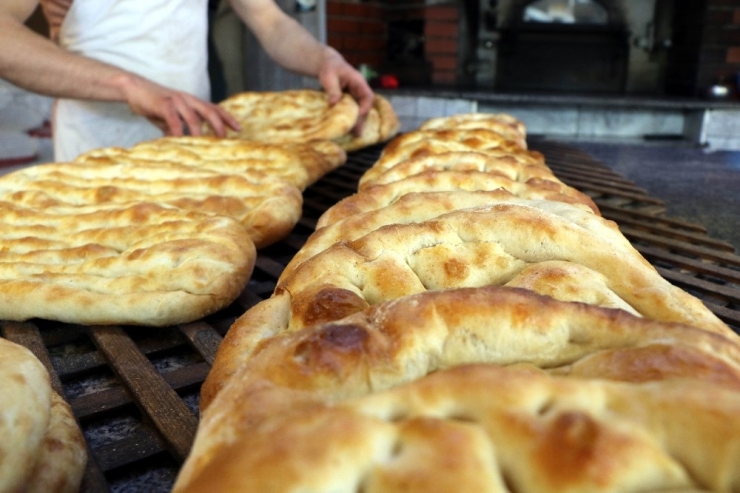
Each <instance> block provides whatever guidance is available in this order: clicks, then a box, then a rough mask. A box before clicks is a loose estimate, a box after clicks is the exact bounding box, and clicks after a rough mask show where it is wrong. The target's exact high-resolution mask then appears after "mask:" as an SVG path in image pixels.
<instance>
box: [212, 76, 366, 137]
mask: <svg viewBox="0 0 740 493" xmlns="http://www.w3.org/2000/svg"><path fill="white" fill-rule="evenodd" d="M219 106H221V107H222V108H224V109H225V110H226V111H228V112H229V113H230V114H231V115H233V116H234V118H236V120H237V121H238V122H239V124H240V126H241V129H240V130H239V131H238V132H237V131H232V130H230V131H229V136H231V137H239V138H243V139H248V140H257V141H260V142H272V143H275V142H303V141H307V140H313V139H326V140H334V139H337V138H339V137H341V136H342V135H344V134H346V133H347V132H349V131H350V129H351V128H352V127H353V126H354V125H355V122H356V121H357V116H358V115H359V107H358V106H357V103H356V102H355V100H354V99H352V96H350V95H349V94H344V95H343V96H342V98H341V99H340V100H339V102H337V103H336V104H334V105H333V106H329V101H328V97H327V95H326V93H324V92H322V91H316V90H312V89H296V90H288V91H273V92H269V91H267V92H242V93H238V94H235V95H233V96H231V97H229V98H227V99H225V100H223V101H222V102H220V103H219Z"/></svg>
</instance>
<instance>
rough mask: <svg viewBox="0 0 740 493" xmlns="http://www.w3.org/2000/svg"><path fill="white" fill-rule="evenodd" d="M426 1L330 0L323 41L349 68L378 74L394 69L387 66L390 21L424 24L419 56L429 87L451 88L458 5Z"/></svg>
mask: <svg viewBox="0 0 740 493" xmlns="http://www.w3.org/2000/svg"><path fill="white" fill-rule="evenodd" d="M425 3H426V2H425V1H424V0H406V1H402V0H398V1H385V2H383V1H378V2H367V1H362V2H360V1H358V0H354V1H353V0H328V1H327V4H326V11H327V29H326V31H327V42H328V43H329V45H331V46H333V47H334V48H336V49H337V50H339V51H340V52H341V53H342V54H343V55H344V57H345V58H346V59H347V61H348V62H349V63H351V64H352V65H354V66H359V65H360V64H363V63H365V64H368V65H370V66H371V67H373V68H376V69H378V70H381V71H382V69H383V68H387V67H388V66H389V65H392V64H389V63H387V62H388V23H389V22H393V21H399V20H422V21H423V24H424V32H423V39H424V53H423V56H424V60H425V62H427V63H428V64H429V65H431V72H432V73H431V83H432V84H435V85H452V84H454V83H455V82H456V81H457V80H458V74H459V61H458V51H459V43H458V37H459V32H458V31H459V18H460V13H459V7H458V6H457V2H456V1H454V0H451V1H450V2H449V3H443V4H435V5H429V6H426V5H425ZM396 68H397V69H398V68H399V67H396ZM407 68H409V67H407ZM410 69H411V70H413V67H411V68H410Z"/></svg>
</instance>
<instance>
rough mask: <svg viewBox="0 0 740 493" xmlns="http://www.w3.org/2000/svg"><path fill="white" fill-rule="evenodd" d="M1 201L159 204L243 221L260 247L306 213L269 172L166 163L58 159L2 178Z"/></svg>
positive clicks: (296, 194) (293, 192) (292, 191)
mask: <svg viewBox="0 0 740 493" xmlns="http://www.w3.org/2000/svg"><path fill="white" fill-rule="evenodd" d="M0 200H4V201H10V202H14V203H18V204H21V205H24V206H28V207H34V208H40V209H43V208H46V207H57V206H93V205H96V206H103V205H112V204H132V203H136V202H157V203H160V204H163V205H167V206H173V207H178V208H181V209H184V210H192V211H198V212H202V213H205V214H212V215H223V216H228V217H232V218H234V219H236V220H238V221H239V222H240V223H241V224H242V225H243V226H244V227H245V228H246V230H247V232H248V233H249V236H250V238H251V239H252V241H253V242H254V243H255V245H256V246H257V248H263V247H266V246H268V245H270V244H272V243H274V242H276V241H278V240H280V239H282V238H284V237H285V236H287V235H288V234H289V233H290V231H291V230H292V229H293V227H294V226H295V225H296V223H297V222H298V220H299V219H300V217H301V213H302V205H303V196H302V194H301V191H300V190H298V188H296V187H295V186H293V185H292V184H290V183H288V182H286V181H285V180H283V179H281V178H277V177H274V176H271V175H269V174H266V173H257V172H252V173H249V174H245V175H238V174H230V175H225V174H220V173H216V172H213V171H209V170H206V169H196V168H191V167H186V166H176V165H175V166H168V165H164V166H162V165H161V163H160V162H149V163H146V162H143V163H138V162H137V161H135V160H134V161H132V162H130V163H104V162H97V163H52V164H43V165H38V166H32V167H29V168H25V169H22V170H19V171H16V172H14V173H10V174H8V175H5V176H3V177H0Z"/></svg>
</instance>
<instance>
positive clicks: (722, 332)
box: [175, 115, 740, 493]
mask: <svg viewBox="0 0 740 493" xmlns="http://www.w3.org/2000/svg"><path fill="white" fill-rule="evenodd" d="M453 121H458V122H460V123H461V127H464V129H452V130H450V129H448V130H440V129H439V128H440V125H444V122H448V123H449V122H453ZM491 121H495V123H491ZM463 122H464V123H463ZM476 122H481V123H480V127H478V126H476ZM516 123H517V122H516V120H515V119H512V118H501V117H497V118H491V119H488V118H477V117H472V116H469V115H461V116H460V118H459V119H457V120H455V119H454V118H449V119H445V120H443V121H442V122H440V121H430V122H428V124H427V125H426V128H434V129H435V130H420V131H418V132H411V133H409V134H405V135H402V136H400V137H397V138H396V139H394V140H393V141H391V143H390V144H389V145H388V146H387V147H386V149H385V151H384V152H383V154H382V155H381V158H380V159H379V160H378V162H376V163H375V165H374V166H373V167H372V168H371V169H370V170H368V172H367V173H366V174H365V175H363V177H362V178H361V179H360V183H359V190H358V193H357V194H356V195H355V196H353V197H350V198H349V199H347V200H346V201H343V202H342V203H340V204H337V206H335V208H332V209H334V210H329V211H327V213H326V214H325V216H324V217H322V218H321V220H320V221H319V225H318V226H319V228H318V229H317V231H316V232H314V234H313V235H312V236H311V237H310V238H309V239H308V241H306V243H305V244H304V246H303V247H302V248H301V250H300V251H299V252H298V253H297V254H296V256H295V257H294V259H293V260H292V261H291V262H290V263H289V264H288V265H287V267H286V268H285V270H284V271H283V274H282V276H281V277H280V279H279V280H278V283H277V286H276V288H275V291H274V293H273V295H272V296H271V297H270V298H268V299H266V300H264V301H262V302H261V303H258V304H256V305H255V306H254V307H252V308H251V309H250V310H248V311H247V312H246V313H244V315H242V316H241V317H240V318H239V319H238V320H237V321H236V322H235V323H234V325H233V326H232V327H231V328H230V330H229V332H228V334H227V335H226V337H225V339H224V341H223V343H222V344H221V346H220V347H219V350H218V353H217V357H216V360H215V362H214V365H213V368H212V370H211V372H210V373H209V375H208V377H207V379H206V382H205V383H204V385H203V387H202V391H201V403H200V404H201V412H202V414H201V416H202V420H201V424H200V427H199V431H198V434H197V436H196V440H195V443H194V446H193V449H192V453H191V455H190V457H189V458H188V460H187V461H186V463H185V465H184V467H183V469H182V471H181V473H180V475H179V477H178V480H177V483H176V485H175V491H176V492H177V493H183V492H190V491H202V490H206V489H207V490H209V491H233V490H238V489H246V490H254V491H270V490H272V491H317V492H318V491H321V492H324V491H363V492H371V491H372V492H381V491H382V492H391V491H424V492H430V491H445V492H446V491H501V492H529V491H531V492H550V491H552V492H570V491H596V492H598V491H620V492H622V491H634V492H638V491H656V492H657V491H687V492H688V491H706V490H714V491H739V490H740V475H738V472H737V471H740V467H738V466H740V456H738V450H740V448H739V447H738V445H737V444H738V443H740V426H739V424H740V422H739V421H738V419H737V417H736V416H737V415H738V414H737V413H738V411H740V339H739V338H738V336H737V334H735V333H734V332H733V331H732V330H731V329H730V328H729V327H728V326H727V325H725V324H724V323H723V322H722V321H720V320H719V319H718V318H717V317H716V316H715V315H714V314H713V313H712V312H711V311H710V310H708V309H707V308H706V307H705V306H704V304H703V303H702V302H701V301H700V300H698V299H697V298H695V297H694V296H692V295H691V294H689V293H687V292H685V291H683V290H681V289H680V288H678V287H676V286H673V285H671V284H670V283H669V282H667V281H666V280H665V279H663V278H662V277H661V276H660V274H659V273H658V271H657V270H656V269H655V268H654V267H652V266H651V265H650V264H649V263H648V262H647V261H646V260H645V259H644V258H643V257H642V256H641V255H640V254H639V253H638V251H637V250H635V248H633V247H632V245H631V244H630V242H629V241H628V240H627V239H626V238H625V237H624V236H623V235H622V234H621V233H620V231H619V229H618V227H617V225H616V224H615V223H613V222H612V221H609V220H606V219H604V218H603V217H601V216H600V215H599V211H598V208H597V207H596V206H595V205H594V204H593V202H592V201H591V200H590V198H588V197H586V196H585V195H583V194H581V193H580V192H578V191H576V190H573V189H570V188H569V187H567V186H566V185H564V184H563V183H562V182H560V180H558V179H557V178H556V177H555V176H554V175H553V174H552V172H551V170H550V169H549V168H548V167H547V166H546V165H545V163H544V161H543V160H542V155H541V154H539V153H534V152H531V151H526V150H525V149H523V146H521V145H518V144H517V143H515V142H512V141H511V140H508V139H507V138H506V137H505V136H502V135H501V134H507V135H511V132H513V131H515V130H516V127H517V124H516ZM502 125H506V127H507V129H506V130H505V131H504V130H502ZM492 129H498V130H499V131H498V133H497V132H496V131H494V130H492ZM520 135H521V136H522V137H523V135H524V132H521V134H520ZM474 180H475V181H474ZM713 396H716V397H717V399H716V400H712V399H713ZM674 405H678V406H679V407H681V409H680V410H678V411H674V409H673V406H674ZM694 416H696V419H693V418H694ZM728 420H729V421H731V423H730V424H729V425H728V426H727V427H726V428H723V426H724V423H725V422H727V421H728ZM687 444H690V446H687Z"/></svg>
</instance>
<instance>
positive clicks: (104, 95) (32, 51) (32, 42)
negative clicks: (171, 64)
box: [0, 14, 136, 101]
mask: <svg viewBox="0 0 740 493" xmlns="http://www.w3.org/2000/svg"><path fill="white" fill-rule="evenodd" d="M0 77H2V78H3V79H6V80H8V81H9V82H11V83H13V84H15V85H17V86H19V87H23V88H24V89H27V90H29V91H32V92H36V93H40V94H45V95H48V96H57V97H69V98H76V99H96V100H102V101H126V88H127V86H129V85H130V84H132V83H133V81H134V79H136V77H135V76H133V75H131V74H128V73H127V72H125V71H123V70H120V69H117V68H115V67H112V66H110V65H107V64H104V63H100V62H97V61H95V60H91V59H87V58H84V57H81V56H77V55H73V54H71V53H67V52H66V51H64V50H62V49H61V48H59V47H58V46H56V45H55V44H54V43H52V42H51V41H49V40H48V39H46V38H44V37H42V36H39V35H38V34H36V33H34V32H32V31H30V30H29V29H27V28H26V27H25V26H24V25H23V24H21V23H20V22H19V21H17V20H16V19H14V18H12V17H9V16H4V15H1V14H0Z"/></svg>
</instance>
